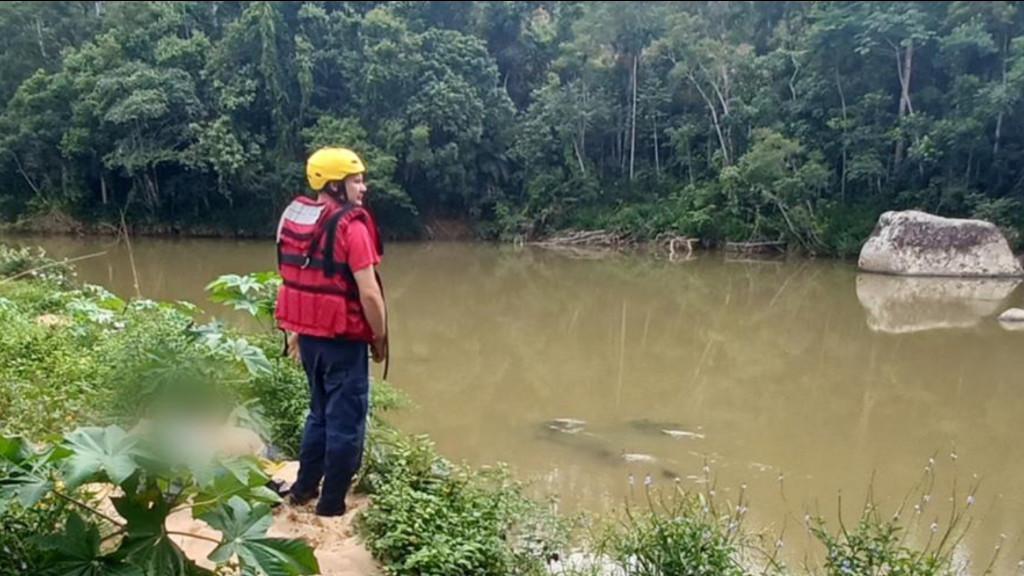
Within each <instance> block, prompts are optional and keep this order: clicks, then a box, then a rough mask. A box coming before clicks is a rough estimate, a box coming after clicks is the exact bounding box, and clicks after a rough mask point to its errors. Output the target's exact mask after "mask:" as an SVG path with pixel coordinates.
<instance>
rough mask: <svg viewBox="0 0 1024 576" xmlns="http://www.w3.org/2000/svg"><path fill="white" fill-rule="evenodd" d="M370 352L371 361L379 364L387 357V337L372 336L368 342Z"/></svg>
mask: <svg viewBox="0 0 1024 576" xmlns="http://www.w3.org/2000/svg"><path fill="white" fill-rule="evenodd" d="M370 353H371V354H372V356H373V361H374V362H376V363H377V364H380V363H381V362H383V361H384V360H386V359H387V357H388V338H387V336H384V337H383V338H374V340H373V342H372V343H370Z"/></svg>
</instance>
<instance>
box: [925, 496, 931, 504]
mask: <svg viewBox="0 0 1024 576" xmlns="http://www.w3.org/2000/svg"><path fill="white" fill-rule="evenodd" d="M924 501H925V502H926V503H927V502H931V501H932V495H931V494H925V495H924Z"/></svg>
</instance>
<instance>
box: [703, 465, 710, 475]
mask: <svg viewBox="0 0 1024 576" xmlns="http://www.w3.org/2000/svg"><path fill="white" fill-rule="evenodd" d="M704 473H705V474H710V473H711V467H710V466H704Z"/></svg>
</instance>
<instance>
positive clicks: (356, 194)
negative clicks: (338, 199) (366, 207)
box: [344, 174, 366, 206]
mask: <svg viewBox="0 0 1024 576" xmlns="http://www.w3.org/2000/svg"><path fill="white" fill-rule="evenodd" d="M344 186H345V198H347V199H348V201H349V202H351V203H352V204H355V205H356V206H362V205H363V198H364V197H365V196H366V180H365V179H364V177H363V175H362V174H356V175H354V176H349V177H348V178H346V179H345V184H344Z"/></svg>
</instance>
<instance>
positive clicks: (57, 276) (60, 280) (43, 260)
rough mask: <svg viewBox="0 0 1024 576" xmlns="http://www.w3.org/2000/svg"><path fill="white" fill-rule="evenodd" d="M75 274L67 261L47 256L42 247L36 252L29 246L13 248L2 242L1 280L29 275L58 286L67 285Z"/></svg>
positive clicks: (0, 250) (0, 249)
mask: <svg viewBox="0 0 1024 576" xmlns="http://www.w3.org/2000/svg"><path fill="white" fill-rule="evenodd" d="M73 276H74V270H73V269H72V268H71V266H69V265H68V264H67V263H66V262H58V261H56V260H53V259H52V258H49V257H47V256H46V252H44V251H43V249H42V248H37V249H36V250H35V251H34V252H33V251H32V250H30V249H29V248H27V247H25V248H12V247H10V246H7V245H6V244H0V281H5V282H10V280H9V279H11V278H15V277H17V278H23V277H28V278H32V279H36V280H41V281H43V282H44V283H50V284H54V285H57V286H67V285H69V283H70V281H71V280H72V278H73Z"/></svg>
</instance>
